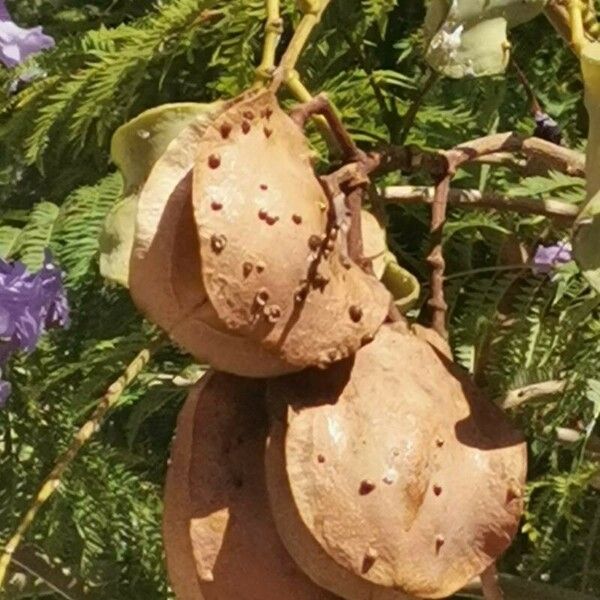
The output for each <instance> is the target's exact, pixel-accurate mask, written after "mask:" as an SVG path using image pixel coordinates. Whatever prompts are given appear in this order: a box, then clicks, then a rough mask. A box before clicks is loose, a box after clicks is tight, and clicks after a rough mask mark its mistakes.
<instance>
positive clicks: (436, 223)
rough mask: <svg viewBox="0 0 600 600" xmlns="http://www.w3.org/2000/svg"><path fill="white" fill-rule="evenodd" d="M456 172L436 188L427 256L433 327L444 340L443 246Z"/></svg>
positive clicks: (446, 335)
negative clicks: (451, 185)
mask: <svg viewBox="0 0 600 600" xmlns="http://www.w3.org/2000/svg"><path fill="white" fill-rule="evenodd" d="M455 172H456V170H455V169H454V168H448V172H447V173H446V175H444V177H442V178H441V179H440V180H439V181H438V183H437V185H436V186H435V191H434V193H433V199H432V201H431V226H430V229H429V232H430V240H431V251H430V252H429V255H428V256H427V263H428V264H429V266H430V267H431V283H430V298H429V300H428V301H427V304H428V306H429V307H430V308H431V310H432V314H431V327H432V328H433V330H434V331H436V332H437V333H438V334H439V335H440V336H441V337H442V338H444V339H447V337H448V331H447V329H446V312H447V310H448V304H447V303H446V299H445V298H444V271H445V270H446V261H445V260H444V253H443V250H442V245H443V241H444V225H445V223H446V209H447V206H448V193H449V192H450V182H451V181H452V177H453V176H454V173H455Z"/></svg>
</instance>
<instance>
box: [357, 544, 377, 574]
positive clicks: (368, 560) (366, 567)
mask: <svg viewBox="0 0 600 600" xmlns="http://www.w3.org/2000/svg"><path fill="white" fill-rule="evenodd" d="M378 558H379V552H377V550H375V549H374V548H369V549H368V550H367V551H366V552H365V555H364V557H363V562H362V567H361V571H362V573H363V575H364V574H365V573H368V572H369V571H370V570H371V567H372V566H373V565H374V564H375V561H376V560H377V559H378Z"/></svg>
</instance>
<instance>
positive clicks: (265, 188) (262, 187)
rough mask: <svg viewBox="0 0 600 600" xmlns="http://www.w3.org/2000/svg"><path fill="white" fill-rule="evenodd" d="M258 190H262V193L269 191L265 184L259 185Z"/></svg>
mask: <svg viewBox="0 0 600 600" xmlns="http://www.w3.org/2000/svg"><path fill="white" fill-rule="evenodd" d="M260 189H261V190H263V191H265V190H268V189H269V186H268V185H267V184H266V183H261V184H260Z"/></svg>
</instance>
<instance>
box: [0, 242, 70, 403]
mask: <svg viewBox="0 0 600 600" xmlns="http://www.w3.org/2000/svg"><path fill="white" fill-rule="evenodd" d="M68 325H69V304H68V301H67V297H66V294H65V289H64V286H63V282H62V272H61V270H60V269H59V268H58V267H57V266H56V265H54V264H53V262H52V258H51V256H50V254H49V253H47V254H46V257H45V260H44V264H43V266H42V268H41V269H40V270H39V271H38V272H37V273H30V272H29V271H28V270H27V269H26V268H25V265H24V264H23V263H21V262H19V261H11V262H7V261H4V260H2V259H0V369H1V368H2V367H3V366H4V365H5V364H6V362H7V360H8V359H9V357H10V356H11V355H12V354H14V353H15V352H19V351H20V352H32V351H33V350H34V349H35V347H36V346H37V344H38V341H39V339H40V337H41V335H42V334H43V333H44V332H45V331H47V330H48V329H52V328H55V327H68ZM8 394H10V385H9V384H8V382H5V381H2V380H0V405H1V404H2V398H3V396H6V397H8Z"/></svg>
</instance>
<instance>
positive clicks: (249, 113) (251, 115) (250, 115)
mask: <svg viewBox="0 0 600 600" xmlns="http://www.w3.org/2000/svg"><path fill="white" fill-rule="evenodd" d="M242 114H243V115H244V119H248V120H249V121H252V119H254V113H253V112H252V111H251V110H245V111H244V112H243V113H242Z"/></svg>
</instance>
